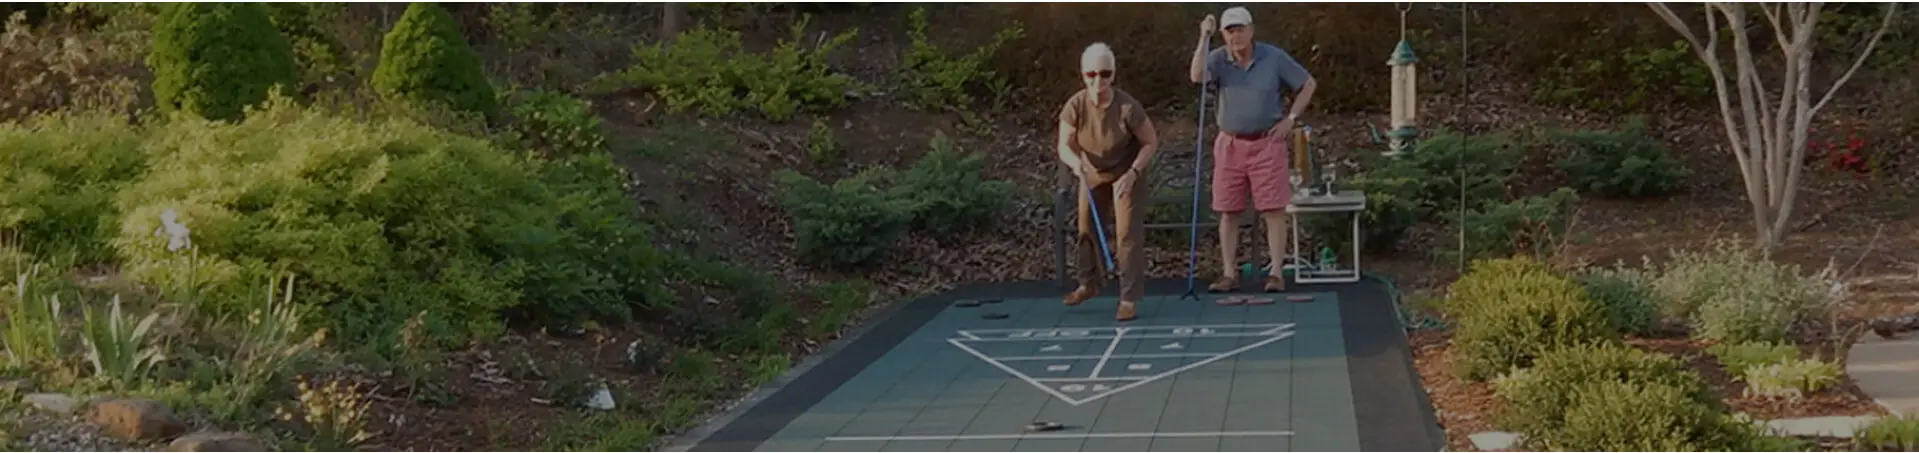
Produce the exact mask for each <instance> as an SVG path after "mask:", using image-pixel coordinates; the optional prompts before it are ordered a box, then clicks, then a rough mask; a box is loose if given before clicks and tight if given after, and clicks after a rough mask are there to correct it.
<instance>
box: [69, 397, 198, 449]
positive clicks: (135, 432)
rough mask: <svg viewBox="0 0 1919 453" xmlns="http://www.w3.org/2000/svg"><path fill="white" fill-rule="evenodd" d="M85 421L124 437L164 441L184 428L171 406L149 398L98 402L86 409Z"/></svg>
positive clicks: (127, 438) (185, 428) (184, 425)
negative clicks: (168, 406) (90, 408)
mask: <svg viewBox="0 0 1919 453" xmlns="http://www.w3.org/2000/svg"><path fill="white" fill-rule="evenodd" d="M87 420H88V421H91V422H93V424H95V425H99V426H100V428H101V430H103V431H106V432H107V434H112V435H114V436H115V437H119V438H121V439H126V440H140V441H149V440H166V439H171V438H173V437H174V436H179V435H180V434H181V433H184V432H186V431H187V424H186V423H185V422H182V421H180V417H178V416H175V415H173V409H169V408H167V405H166V404H161V403H160V402H159V401H154V400H149V399H117V400H107V401H103V402H100V403H98V404H95V405H93V408H92V410H89V411H88V412H87Z"/></svg>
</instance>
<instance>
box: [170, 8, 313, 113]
mask: <svg viewBox="0 0 1919 453" xmlns="http://www.w3.org/2000/svg"><path fill="white" fill-rule="evenodd" d="M147 64H148V65H150V66H152V68H153V97H154V100H155V102H156V103H158V104H159V107H160V109H161V111H184V112H188V113H192V114H195V115H200V116H202V117H205V118H209V119H216V120H230V119H235V118H238V117H239V116H240V114H241V113H242V112H243V111H244V110H245V108H246V107H247V106H249V105H253V104H257V103H259V102H261V101H264V100H266V99H267V96H268V94H269V93H270V92H271V91H272V90H274V89H275V87H279V88H281V89H287V90H291V89H292V88H293V84H294V83H295V82H297V81H298V77H299V67H298V66H297V65H296V64H295V62H294V58H293V48H292V47H291V46H289V45H288V44H287V40H286V37H284V36H281V35H280V31H279V30H278V29H276V28H275V27H274V26H273V22H272V20H271V19H270V18H269V17H268V11H267V9H266V8H265V7H263V6H261V5H260V4H259V3H246V2H238V3H182V4H177V5H172V6H170V7H167V8H165V9H164V10H163V12H162V13H161V16H160V20H159V22H158V23H157V24H156V25H155V28H154V31H153V49H152V54H151V55H150V56H149V57H148V59H147Z"/></svg>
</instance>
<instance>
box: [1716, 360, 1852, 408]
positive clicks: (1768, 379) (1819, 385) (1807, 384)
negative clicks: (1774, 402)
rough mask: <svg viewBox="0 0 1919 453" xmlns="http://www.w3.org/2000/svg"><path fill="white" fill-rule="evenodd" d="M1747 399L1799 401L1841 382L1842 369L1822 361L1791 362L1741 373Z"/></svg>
mask: <svg viewBox="0 0 1919 453" xmlns="http://www.w3.org/2000/svg"><path fill="white" fill-rule="evenodd" d="M1740 379H1741V380H1744V381H1746V392H1745V394H1746V396H1748V397H1762V398H1786V399H1795V400H1796V399H1799V398H1800V397H1802V396H1805V393H1806V392H1817V391H1820V390H1824V389H1825V388H1827V387H1831V386H1832V385H1833V384H1835V383H1838V382H1839V365H1838V364H1836V363H1832V362H1827V361H1823V360H1818V359H1788V360H1786V361H1784V362H1780V363H1773V364H1767V365H1757V366H1753V367H1750V368H1746V369H1745V370H1743V371H1742V372H1741V373H1740Z"/></svg>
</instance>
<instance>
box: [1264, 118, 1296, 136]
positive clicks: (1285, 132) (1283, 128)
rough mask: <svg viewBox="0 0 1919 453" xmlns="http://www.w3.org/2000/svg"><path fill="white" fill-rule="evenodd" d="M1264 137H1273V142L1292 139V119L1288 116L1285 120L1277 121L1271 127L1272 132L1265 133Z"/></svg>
mask: <svg viewBox="0 0 1919 453" xmlns="http://www.w3.org/2000/svg"><path fill="white" fill-rule="evenodd" d="M1266 135H1271V136H1273V139H1274V140H1286V139H1287V138H1289V137H1292V135H1293V117H1290V116H1289V117H1286V119H1283V120H1279V123H1278V124H1274V125H1273V130H1270V131H1267V132H1266Z"/></svg>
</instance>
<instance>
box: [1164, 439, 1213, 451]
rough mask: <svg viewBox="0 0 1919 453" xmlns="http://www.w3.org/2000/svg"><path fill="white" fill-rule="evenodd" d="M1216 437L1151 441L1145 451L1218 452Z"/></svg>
mask: <svg viewBox="0 0 1919 453" xmlns="http://www.w3.org/2000/svg"><path fill="white" fill-rule="evenodd" d="M1219 440H1220V439H1219V438H1217V437H1175V438H1162V439H1153V442H1152V445H1149V446H1147V448H1146V451H1219Z"/></svg>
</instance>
